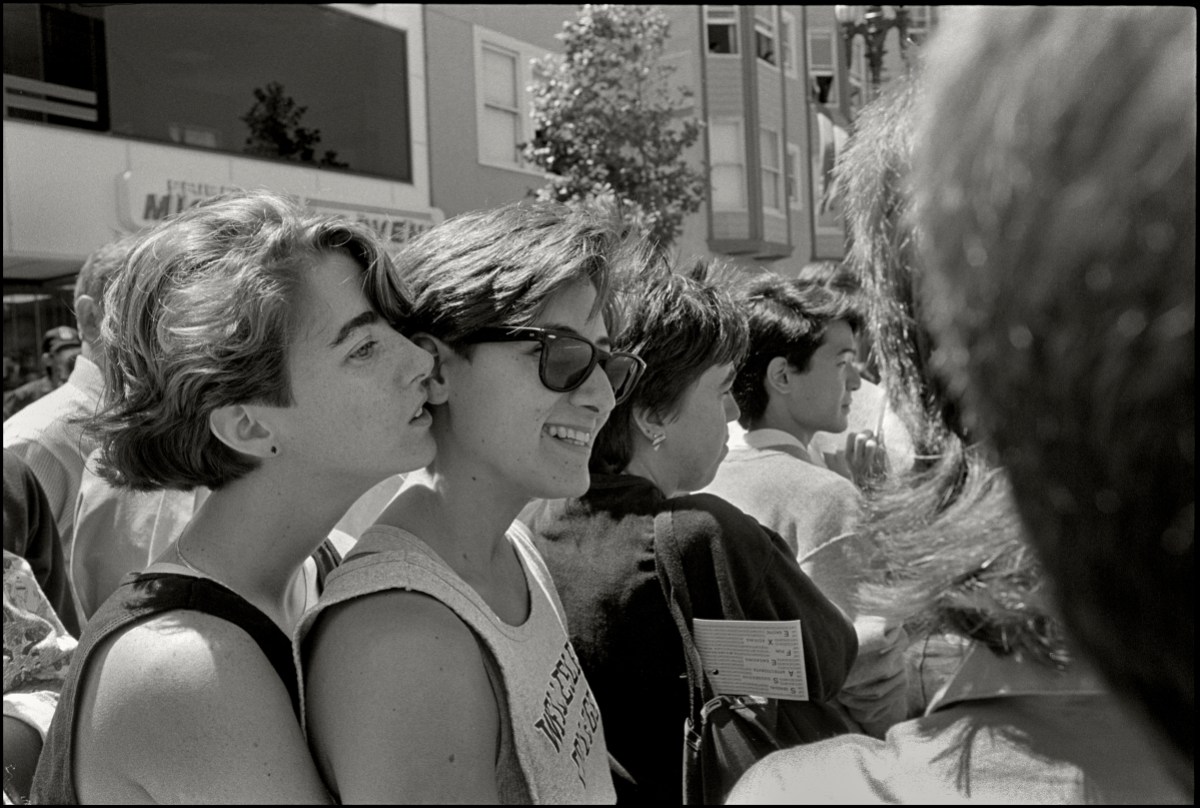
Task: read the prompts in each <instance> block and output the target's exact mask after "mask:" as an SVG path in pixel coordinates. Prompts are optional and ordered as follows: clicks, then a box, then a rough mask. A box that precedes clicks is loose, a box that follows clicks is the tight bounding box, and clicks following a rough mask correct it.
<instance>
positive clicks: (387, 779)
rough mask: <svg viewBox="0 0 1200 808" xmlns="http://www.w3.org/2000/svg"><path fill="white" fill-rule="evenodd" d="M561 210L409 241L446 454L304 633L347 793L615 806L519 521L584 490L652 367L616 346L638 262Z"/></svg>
mask: <svg viewBox="0 0 1200 808" xmlns="http://www.w3.org/2000/svg"><path fill="white" fill-rule="evenodd" d="M626 250H627V244H626V243H625V242H624V240H623V239H622V238H621V237H620V236H619V233H618V232H617V231H616V230H614V229H613V228H612V227H611V226H610V225H609V224H608V223H607V222H606V221H601V220H599V219H595V218H592V217H590V216H588V215H586V214H583V213H571V212H568V211H566V209H564V208H559V207H552V206H544V205H520V206H509V207H505V208H501V209H498V210H495V211H490V212H483V213H474V214H467V215H464V216H461V217H458V218H456V219H453V220H451V221H449V222H446V223H444V224H442V225H440V226H438V227H436V228H434V229H433V230H432V231H430V232H428V233H426V234H425V235H423V236H422V237H420V238H418V239H416V240H415V241H413V242H412V243H411V244H409V245H408V246H407V247H406V248H405V250H404V252H403V254H402V255H401V256H400V257H399V259H398V268H399V271H400V273H401V275H402V276H403V277H404V279H405V282H406V283H407V284H408V285H409V286H410V287H411V288H412V290H413V293H414V296H415V298H416V303H415V312H416V313H415V316H416V318H417V320H416V322H417V323H418V326H417V331H418V333H416V334H415V335H414V337H413V339H414V340H415V341H417V342H418V344H421V345H423V346H425V347H426V348H427V349H428V350H429V351H430V352H431V353H432V354H433V355H434V357H435V367H434V371H433V374H432V376H431V378H430V383H429V393H430V403H431V405H432V406H431V409H432V411H433V420H434V423H433V433H434V437H435V440H436V442H437V444H438V456H437V458H436V460H435V461H434V462H433V463H432V464H431V465H429V466H428V467H427V468H425V469H424V470H422V471H419V472H415V473H413V474H410V475H409V476H408V478H407V480H406V481H405V484H404V486H403V488H402V489H401V491H400V493H399V494H398V495H397V496H396V498H395V499H394V500H393V501H392V503H391V504H390V505H389V506H388V507H387V508H385V509H384V511H383V513H382V514H381V515H380V517H379V520H378V521H377V523H376V524H375V525H374V526H372V527H371V528H368V529H367V530H366V531H365V532H364V533H363V535H362V537H361V538H360V540H359V543H358V544H357V546H356V547H355V550H354V552H352V553H351V554H350V555H349V556H348V557H347V559H346V561H345V562H344V563H343V566H342V567H341V568H340V569H339V570H338V571H337V572H335V573H334V574H333V575H332V576H331V577H330V579H329V581H328V582H327V587H326V590H325V593H324V596H323V597H322V600H321V602H320V606H319V608H318V610H317V611H316V612H314V613H312V614H310V615H309V617H308V618H307V619H306V620H305V622H304V623H303V625H302V626H301V629H300V631H299V632H298V634H297V644H296V648H297V652H298V654H299V655H300V657H301V659H302V660H303V667H304V673H305V688H306V704H307V717H306V718H307V729H308V733H309V739H310V744H311V746H312V749H313V753H314V757H315V759H316V760H317V763H318V767H319V769H320V771H321V774H322V776H323V777H324V778H325V781H326V784H327V786H328V787H329V788H330V790H331V792H332V793H333V794H335V795H336V796H338V797H339V798H340V799H341V800H342V801H343V802H388V803H419V804H425V803H431V802H459V803H492V802H531V801H532V802H537V803H580V802H612V801H613V800H614V797H615V794H614V790H613V783H612V777H611V774H610V772H609V762H608V755H607V746H606V743H605V739H604V730H603V727H602V725H601V722H600V714H599V709H598V707H597V705H596V699H595V697H594V696H593V694H592V692H591V690H590V688H589V686H588V683H587V679H586V677H585V676H584V675H583V673H582V670H581V668H580V666H579V661H578V658H577V657H576V655H575V652H574V650H573V649H572V647H571V644H570V642H569V640H568V638H567V633H566V630H565V621H564V619H563V616H562V607H561V605H560V603H559V602H558V597H557V594H556V593H555V589H554V585H553V583H552V582H551V580H550V576H549V574H548V573H547V572H546V569H545V565H544V563H543V562H542V560H541V557H540V556H539V555H538V553H537V551H536V550H535V549H534V548H533V545H532V542H531V539H530V537H529V536H528V534H527V533H526V532H525V531H524V528H523V527H522V526H521V524H520V523H519V522H516V521H515V519H516V516H517V514H518V512H519V511H520V510H521V508H522V507H523V506H524V505H526V503H528V502H529V501H530V500H531V499H533V498H535V497H544V498H555V497H567V496H573V495H578V494H582V493H583V492H584V491H586V490H587V487H588V458H589V456H590V454H591V449H592V443H593V441H594V440H595V436H596V434H597V433H598V432H599V431H600V428H601V427H602V426H603V425H604V422H605V421H606V420H607V418H608V415H609V413H610V412H611V411H612V408H613V406H614V405H615V404H616V402H617V401H619V400H621V399H622V398H624V397H626V396H628V395H629V392H630V391H631V390H632V389H633V386H634V385H635V384H636V382H637V380H638V377H639V375H640V373H641V370H642V367H643V365H642V362H641V360H639V359H638V358H637V357H635V356H633V355H631V354H625V353H614V352H612V351H611V350H610V348H609V345H610V339H609V325H610V317H609V314H608V312H609V308H610V307H609V305H608V304H609V297H610V293H609V288H610V283H611V280H612V278H613V275H614V272H615V271H616V268H617V267H616V265H617V264H618V263H620V262H623V261H624V260H626V256H627V255H628V257H629V258H632V257H633V253H632V252H631V251H630V252H628V253H627V252H626Z"/></svg>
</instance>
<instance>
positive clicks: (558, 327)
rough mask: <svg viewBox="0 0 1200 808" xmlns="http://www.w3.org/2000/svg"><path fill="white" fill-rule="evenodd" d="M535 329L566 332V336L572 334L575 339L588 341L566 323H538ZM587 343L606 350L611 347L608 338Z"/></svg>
mask: <svg viewBox="0 0 1200 808" xmlns="http://www.w3.org/2000/svg"><path fill="white" fill-rule="evenodd" d="M537 327H538V328H549V329H552V330H554V331H566V332H567V333H568V334H572V335H574V336H576V337H579V338H580V339H588V338H587V337H585V336H584V335H583V334H580V333H579V331H578V329H576V328H574V327H573V326H569V325H567V324H566V323H540V324H538V326H537ZM588 342H594V343H596V345H598V346H600V347H601V348H606V349H607V348H609V347H611V346H612V340H611V339H609V338H608V336H603V337H601V338H600V339H596V340H588Z"/></svg>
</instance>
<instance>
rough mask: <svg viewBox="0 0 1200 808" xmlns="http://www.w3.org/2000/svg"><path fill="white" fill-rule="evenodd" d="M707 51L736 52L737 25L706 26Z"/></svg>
mask: <svg viewBox="0 0 1200 808" xmlns="http://www.w3.org/2000/svg"><path fill="white" fill-rule="evenodd" d="M708 52H709V53H737V52H738V47H737V26H735V25H712V24H710V25H709V26H708Z"/></svg>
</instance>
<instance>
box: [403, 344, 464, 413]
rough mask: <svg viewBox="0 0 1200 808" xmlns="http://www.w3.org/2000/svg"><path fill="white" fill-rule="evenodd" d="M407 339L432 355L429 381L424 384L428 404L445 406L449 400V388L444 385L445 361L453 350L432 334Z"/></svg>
mask: <svg viewBox="0 0 1200 808" xmlns="http://www.w3.org/2000/svg"><path fill="white" fill-rule="evenodd" d="M409 339H410V340H411V341H412V343H413V344H414V345H416V346H418V347H420V348H424V349H425V350H426V351H428V352H429V353H430V354H432V355H433V369H432V370H431V371H429V379H428V380H427V381H426V382H425V386H426V388H427V389H428V390H429V403H430V404H445V403H446V401H447V400H448V399H449V398H450V386H449V385H448V384H447V383H446V373H445V369H446V368H445V365H446V360H447V359H448V358H449V357H450V356H451V355H452V354H453V353H454V350H453V349H452V348H451V347H450V346H449V345H447V344H446V343H445V342H442V341H441V340H440V339H438V338H437V337H435V336H433V335H432V334H427V333H425V332H424V331H422V332H420V333H418V334H413V335H412V336H411V337H409Z"/></svg>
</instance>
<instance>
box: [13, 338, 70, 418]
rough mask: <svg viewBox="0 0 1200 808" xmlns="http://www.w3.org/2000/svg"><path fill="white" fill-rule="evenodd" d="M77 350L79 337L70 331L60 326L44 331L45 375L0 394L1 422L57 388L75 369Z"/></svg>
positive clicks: (43, 359)
mask: <svg viewBox="0 0 1200 808" xmlns="http://www.w3.org/2000/svg"><path fill="white" fill-rule="evenodd" d="M81 350H82V346H81V344H80V341H79V333H78V332H77V331H76V330H75V329H74V328H70V327H68V326H65V325H60V326H58V327H57V328H51V329H50V330H49V331H47V332H46V334H45V336H43V337H42V367H43V368H45V371H46V375H44V376H42V377H41V378H38V379H34V380H33V381H31V382H28V383H26V384H23V385H21V386H20V387H18V388H17V389H15V390H12V391H9V392H8V393H5V394H4V420H5V421H7V420H8V419H9V418H11V417H12V416H13V415H15V414H16V413H18V412H19V411H21V410H23V409H24V408H25V407H27V406H29V405H30V404H32V403H33V402H35V401H37V400H38V399H39V398H41V397H42V396H45V395H47V394H49V393H51V392H53V391H54V390H57V389H58V388H59V387H61V386H62V385H63V383H64V382H66V381H67V379H68V378H69V377H70V375H71V372H72V371H73V370H74V369H75V360H76V359H77V358H78V357H79V354H80V351H81Z"/></svg>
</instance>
